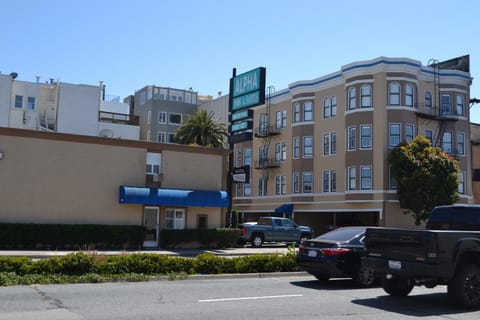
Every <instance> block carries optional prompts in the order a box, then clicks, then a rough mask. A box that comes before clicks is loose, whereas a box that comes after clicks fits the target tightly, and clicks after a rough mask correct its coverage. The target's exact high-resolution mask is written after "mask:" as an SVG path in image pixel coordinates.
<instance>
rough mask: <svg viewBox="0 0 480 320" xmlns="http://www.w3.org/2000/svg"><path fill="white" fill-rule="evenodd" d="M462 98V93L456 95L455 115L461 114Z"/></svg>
mask: <svg viewBox="0 0 480 320" xmlns="http://www.w3.org/2000/svg"><path fill="white" fill-rule="evenodd" d="M463 105H464V100H463V96H462V95H460V94H459V95H458V96H457V116H463Z"/></svg>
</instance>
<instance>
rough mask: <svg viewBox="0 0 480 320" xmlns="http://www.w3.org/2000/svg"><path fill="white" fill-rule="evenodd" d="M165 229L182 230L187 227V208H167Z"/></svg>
mask: <svg viewBox="0 0 480 320" xmlns="http://www.w3.org/2000/svg"><path fill="white" fill-rule="evenodd" d="M164 221H165V229H168V230H182V229H185V227H186V214H185V209H181V208H165V218H164Z"/></svg>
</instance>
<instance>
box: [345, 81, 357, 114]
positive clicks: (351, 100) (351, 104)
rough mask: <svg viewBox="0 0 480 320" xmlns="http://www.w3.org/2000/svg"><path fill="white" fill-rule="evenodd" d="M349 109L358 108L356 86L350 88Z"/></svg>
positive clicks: (348, 94)
mask: <svg viewBox="0 0 480 320" xmlns="http://www.w3.org/2000/svg"><path fill="white" fill-rule="evenodd" d="M347 96H348V110H355V109H356V108H357V97H356V88H355V87H350V88H349V89H348V93H347Z"/></svg>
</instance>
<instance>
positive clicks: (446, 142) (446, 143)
mask: <svg viewBox="0 0 480 320" xmlns="http://www.w3.org/2000/svg"><path fill="white" fill-rule="evenodd" d="M442 150H443V151H445V152H446V153H448V154H452V151H453V150H452V133H451V132H445V133H444V134H443V139H442Z"/></svg>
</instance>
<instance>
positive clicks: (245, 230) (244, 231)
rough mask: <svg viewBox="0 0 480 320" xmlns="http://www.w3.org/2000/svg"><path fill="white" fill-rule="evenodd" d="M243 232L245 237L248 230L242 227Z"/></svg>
mask: <svg viewBox="0 0 480 320" xmlns="http://www.w3.org/2000/svg"><path fill="white" fill-rule="evenodd" d="M241 232H242V236H244V235H245V234H246V233H247V228H245V227H242V231H241Z"/></svg>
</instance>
